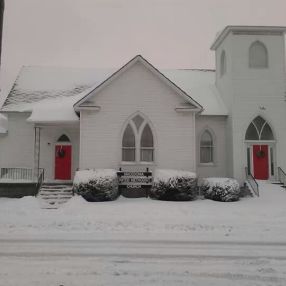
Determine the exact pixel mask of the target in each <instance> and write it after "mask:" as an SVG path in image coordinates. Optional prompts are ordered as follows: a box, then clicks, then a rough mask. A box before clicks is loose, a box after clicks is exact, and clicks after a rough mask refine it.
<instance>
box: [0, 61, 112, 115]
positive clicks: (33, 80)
mask: <svg viewBox="0 0 286 286" xmlns="http://www.w3.org/2000/svg"><path fill="white" fill-rule="evenodd" d="M111 72H112V71H110V70H98V69H97V70H96V69H74V68H58V67H35V66H25V67H23V68H22V69H21V71H20V73H19V74H18V76H17V78H16V81H15V83H14V85H13V87H12V89H11V91H10V93H9V94H8V96H7V98H6V100H5V102H4V104H3V106H2V109H1V111H19V112H21V111H29V110H31V109H32V104H33V103H38V102H40V101H43V100H47V99H53V98H60V97H71V96H74V95H78V94H81V93H83V92H84V91H85V90H88V89H89V88H90V87H92V86H94V85H96V84H97V83H98V84H99V83H100V82H101V81H102V80H104V79H105V78H106V77H107V76H109V75H110V73H111Z"/></svg>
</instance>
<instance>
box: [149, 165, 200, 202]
mask: <svg viewBox="0 0 286 286" xmlns="http://www.w3.org/2000/svg"><path fill="white" fill-rule="evenodd" d="M196 187H197V178H196V174H194V173H192V172H187V171H177V170H160V169H159V170H156V172H155V176H154V182H153V186H152V188H151V190H150V193H149V195H150V197H151V198H153V199H157V200H165V201H190V200H194V199H195V198H196V190H197V188H196Z"/></svg>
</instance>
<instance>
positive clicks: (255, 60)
mask: <svg viewBox="0 0 286 286" xmlns="http://www.w3.org/2000/svg"><path fill="white" fill-rule="evenodd" d="M249 67H250V68H258V69H259V68H267V67H268V52H267V48H266V46H265V45H264V44H263V43H262V42H260V41H256V42H254V43H252V45H251V46H250V48H249Z"/></svg>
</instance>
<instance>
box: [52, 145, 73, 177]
mask: <svg viewBox="0 0 286 286" xmlns="http://www.w3.org/2000/svg"><path fill="white" fill-rule="evenodd" d="M56 146H71V179H70V180H61V179H56V153H55V152H56ZM53 154H54V181H55V182H62V183H63V182H68V183H69V182H71V181H72V165H73V146H72V143H71V142H55V144H54V153H53Z"/></svg>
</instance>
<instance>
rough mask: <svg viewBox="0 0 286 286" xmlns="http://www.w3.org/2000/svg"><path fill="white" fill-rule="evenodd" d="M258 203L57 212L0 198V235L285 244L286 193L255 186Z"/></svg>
mask: <svg viewBox="0 0 286 286" xmlns="http://www.w3.org/2000/svg"><path fill="white" fill-rule="evenodd" d="M260 192H261V196H260V197H259V198H244V199H241V200H240V201H238V202H232V203H222V202H215V201H211V200H196V201H190V202H165V201H156V200H151V199H146V198H140V199H127V198H123V197H120V198H119V199H118V200H116V201H113V202H101V203H89V202H86V201H85V200H84V199H82V198H81V197H77V196H76V197H74V198H72V199H71V200H70V201H69V202H67V203H66V204H65V205H63V206H62V207H61V208H59V209H58V210H45V209H41V208H40V204H39V202H38V199H37V198H34V197H25V198H22V199H7V198H1V199H0V236H1V237H2V238H6V237H7V238H9V237H13V238H15V237H25V236H29V237H31V236H32V237H45V238H47V237H50V238H69V237H77V238H79V237H83V236H85V237H89V238H93V237H96V238H98V237H104V235H105V234H106V233H110V234H113V235H117V236H120V235H123V236H124V235H126V234H128V235H129V236H131V237H139V238H142V236H143V237H145V236H149V237H160V238H164V239H168V238H172V237H178V236H179V237H180V238H182V239H188V240H190V239H191V240H200V241H201V240H204V241H213V240H219V241H221V240H225V241H229V240H238V241H241V240H248V241H250V240H251V241H285V240H286V208H285V204H286V191H285V190H284V189H282V188H280V187H279V186H277V185H273V184H270V183H262V182H260Z"/></svg>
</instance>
